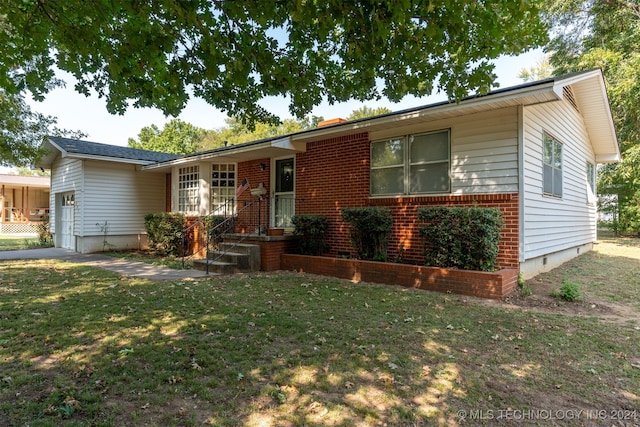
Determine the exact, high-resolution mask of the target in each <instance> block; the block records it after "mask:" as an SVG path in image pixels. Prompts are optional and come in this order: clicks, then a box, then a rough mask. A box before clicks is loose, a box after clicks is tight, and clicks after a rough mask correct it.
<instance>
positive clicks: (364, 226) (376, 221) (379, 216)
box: [342, 207, 393, 261]
mask: <svg viewBox="0 0 640 427" xmlns="http://www.w3.org/2000/svg"><path fill="white" fill-rule="evenodd" d="M342 219H343V220H344V221H346V222H348V223H349V224H350V225H351V229H350V233H349V236H350V237H351V243H352V244H353V246H354V247H355V249H356V252H357V256H358V258H359V259H365V260H373V261H386V260H387V247H388V245H389V234H390V233H391V225H392V223H393V218H392V216H391V211H390V210H389V209H387V208H376V207H362V208H343V209H342Z"/></svg>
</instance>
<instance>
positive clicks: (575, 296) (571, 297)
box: [551, 279, 581, 302]
mask: <svg viewBox="0 0 640 427" xmlns="http://www.w3.org/2000/svg"><path fill="white" fill-rule="evenodd" d="M551 296H552V297H554V298H562V299H563V300H565V301H569V302H571V301H576V300H579V299H580V298H581V295H580V285H578V284H577V283H575V282H570V281H568V280H566V279H565V280H563V281H562V286H561V287H560V289H559V290H557V291H554V292H551Z"/></svg>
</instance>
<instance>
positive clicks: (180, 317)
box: [0, 261, 639, 426]
mask: <svg viewBox="0 0 640 427" xmlns="http://www.w3.org/2000/svg"><path fill="white" fill-rule="evenodd" d="M32 263H33V261H30V262H29V264H28V265H27V264H26V263H24V262H13V263H11V264H9V265H5V264H0V277H1V278H2V285H0V286H1V288H2V289H1V291H2V292H1V293H0V313H2V314H0V359H1V360H2V362H3V372H2V387H0V402H2V403H0V424H3V425H25V424H33V423H41V424H43V425H58V424H60V423H62V422H75V423H76V424H83V423H86V424H92V425H142V424H145V425H170V424H173V425H203V424H205V425H206V424H211V425H289V424H290V425H312V426H313V425H317V426H320V425H352V424H357V423H361V424H364V425H376V424H384V423H386V424H389V425H427V424H428V425H433V424H436V425H456V424H458V423H459V422H461V418H460V417H459V414H458V411H465V413H467V414H468V413H470V411H472V410H480V409H486V410H495V411H496V413H497V411H498V410H501V409H506V408H508V407H511V408H524V407H528V408H531V407H540V408H542V409H558V410H560V409H563V408H567V407H575V406H577V407H589V405H595V404H598V405H605V404H608V405H613V404H615V407H616V408H618V407H620V408H624V407H632V405H633V404H636V403H637V400H636V399H637V396H635V397H634V396H633V395H632V393H630V392H628V390H634V388H633V387H634V385H637V384H638V382H639V380H638V375H637V374H636V376H635V377H634V378H635V379H634V380H633V381H635V382H633V381H631V382H629V381H627V380H623V379H620V378H619V377H620V376H624V375H629V374H630V373H631V374H633V371H632V369H631V368H630V367H629V366H628V360H626V359H624V358H615V357H614V358H613V361H612V360H610V359H611V356H610V354H611V352H616V353H623V352H628V351H629V350H628V348H633V346H634V345H635V346H636V347H635V348H637V346H638V344H639V342H638V337H637V334H636V336H632V337H631V338H630V339H629V340H628V341H626V342H617V341H614V340H611V337H612V330H611V329H606V328H605V329H603V330H602V331H600V326H598V324H597V322H596V321H595V320H592V319H585V320H582V321H581V322H578V323H574V324H573V325H572V327H573V329H572V330H571V333H570V335H567V331H566V329H565V328H566V325H565V323H564V319H562V318H560V317H545V316H539V315H537V314H535V313H513V312H506V311H503V310H500V309H496V308H487V307H482V306H480V305H476V303H475V300H474V299H469V298H462V297H453V296H448V295H441V294H432V293H429V292H424V291H418V290H412V289H404V288H394V287H388V286H377V285H354V284H350V283H348V282H344V281H338V280H334V279H327V278H320V277H310V276H305V275H295V274H284V273H283V274H277V275H270V276H266V275H253V276H237V277H233V278H226V279H215V280H201V281H183V282H172V283H170V282H150V281H146V280H139V279H132V278H128V277H118V276H116V275H113V274H111V273H108V272H105V271H102V270H98V269H94V268H91V267H86V266H78V265H73V264H65V263H56V264H50V263H47V262H44V261H41V262H36V263H35V264H32ZM573 346H577V347H576V348H575V349H574V348H572V347H573ZM627 346H629V347H627ZM574 352H575V354H574ZM567 357H569V358H573V359H572V363H570V364H565V363H558V361H560V360H566V358H567ZM596 368H597V369H598V371H599V372H598V375H599V376H594V374H591V373H590V372H589V371H588V369H596ZM585 372H586V374H585ZM603 377H604V378H603ZM610 377H611V378H612V379H611V381H613V382H614V384H615V388H616V389H617V390H619V393H618V394H616V395H615V399H616V400H613V398H611V388H610V387H611V383H610V382H608V380H609V378H610ZM615 378H617V379H615ZM603 381H604V383H603ZM616 381H617V382H616ZM558 384H560V387H557V386H558ZM603 384H604V385H603ZM549 389H552V390H553V392H552V393H550V392H549ZM624 393H627V394H626V395H625V394H624ZM587 396H588V397H587ZM606 399H608V400H606ZM599 407H600V406H599ZM602 407H604V406H602ZM485 414H486V413H485ZM580 421H581V422H580V423H576V424H574V425H588V424H589V423H588V422H587V423H585V422H584V420H580ZM569 425H570V424H569Z"/></svg>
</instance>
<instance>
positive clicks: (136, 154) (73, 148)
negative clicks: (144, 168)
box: [49, 137, 180, 163]
mask: <svg viewBox="0 0 640 427" xmlns="http://www.w3.org/2000/svg"><path fill="white" fill-rule="evenodd" d="M49 140H50V141H51V142H52V143H54V144H55V145H57V146H58V147H60V148H61V149H62V150H64V151H66V152H67V153H73V154H84V155H89V156H99V157H111V158H116V159H128V160H139V161H145V162H154V163H155V162H166V161H168V160H173V159H176V158H178V157H180V156H179V155H177V154H169V153H160V152H157V151H149V150H140V149H137V148H130V147H121V146H118V145H109V144H101V143H98V142H90V141H81V140H78V139H69V138H59V137H49Z"/></svg>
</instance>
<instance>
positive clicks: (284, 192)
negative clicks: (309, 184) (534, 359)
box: [273, 157, 295, 228]
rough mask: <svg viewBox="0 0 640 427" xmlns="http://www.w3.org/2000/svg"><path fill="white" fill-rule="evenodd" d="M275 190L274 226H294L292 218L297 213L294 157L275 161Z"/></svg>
mask: <svg viewBox="0 0 640 427" xmlns="http://www.w3.org/2000/svg"><path fill="white" fill-rule="evenodd" d="M274 170H275V177H274V181H275V186H274V188H275V192H274V198H273V226H274V227H277V228H293V223H292V222H291V218H292V217H293V215H294V213H295V197H294V188H295V187H294V172H295V164H294V159H293V157H290V158H287V159H278V160H276V161H275V168H274Z"/></svg>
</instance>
